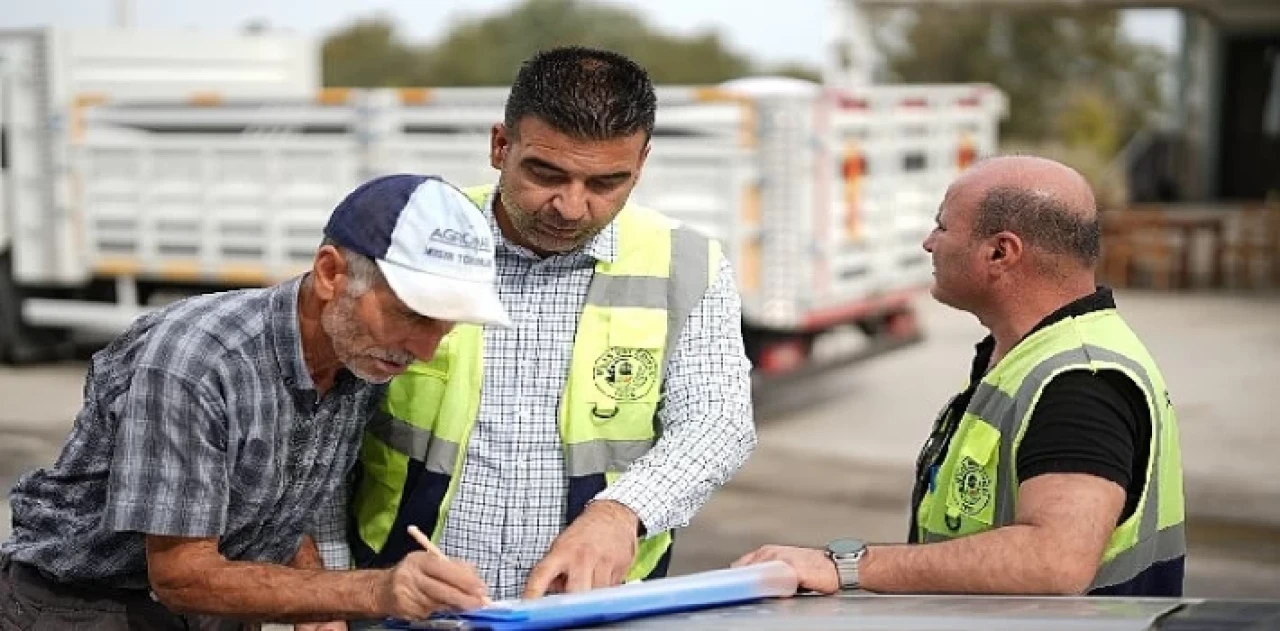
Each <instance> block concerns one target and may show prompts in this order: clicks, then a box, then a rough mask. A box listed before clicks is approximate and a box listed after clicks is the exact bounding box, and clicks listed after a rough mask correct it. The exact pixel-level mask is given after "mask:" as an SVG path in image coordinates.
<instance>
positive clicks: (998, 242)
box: [990, 231, 1026, 267]
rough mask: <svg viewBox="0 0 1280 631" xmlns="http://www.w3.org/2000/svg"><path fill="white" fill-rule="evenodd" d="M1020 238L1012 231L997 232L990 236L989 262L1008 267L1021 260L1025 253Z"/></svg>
mask: <svg viewBox="0 0 1280 631" xmlns="http://www.w3.org/2000/svg"><path fill="white" fill-rule="evenodd" d="M1025 253H1026V252H1025V248H1024V245H1023V243H1022V239H1021V238H1020V237H1018V235H1016V234H1014V233H1012V232H1008V231H1005V232H998V233H996V234H995V236H993V237H992V238H991V254H990V256H991V263H992V264H996V265H1001V266H1003V267H1010V266H1013V265H1015V264H1017V263H1018V262H1019V261H1021V260H1022V256H1023V255H1024V254H1025Z"/></svg>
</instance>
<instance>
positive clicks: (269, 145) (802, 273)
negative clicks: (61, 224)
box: [14, 79, 1005, 374]
mask: <svg viewBox="0 0 1280 631" xmlns="http://www.w3.org/2000/svg"><path fill="white" fill-rule="evenodd" d="M505 98H506V91H505V89H499V88H441V89H403V90H345V89H328V90H323V91H320V92H318V93H316V94H314V95H312V96H311V97H309V98H305V99H302V98H271V99H263V98H233V97H222V96H220V95H219V96H217V97H216V98H215V97H214V96H213V95H209V96H206V97H204V98H202V99H201V100H198V101H195V102H192V101H188V100H176V101H175V100H154V99H140V100H132V101H122V102H115V101H109V102H105V103H101V104H96V105H92V106H87V107H84V108H83V109H82V111H81V112H80V119H81V122H80V126H81V127H82V129H81V130H80V131H78V132H77V133H75V134H72V135H70V136H69V137H68V140H67V142H66V150H67V155H68V161H67V163H66V165H67V167H66V170H67V174H68V175H67V180H68V183H73V184H74V185H70V186H68V187H67V188H68V192H67V197H66V204H65V209H66V214H67V215H68V216H67V221H66V225H68V226H70V227H71V228H69V229H68V230H66V231H65V232H66V235H65V240H63V241H55V240H53V239H50V238H49V235H48V234H47V231H48V230H49V227H48V225H47V224H46V225H45V231H46V232H40V233H37V232H35V231H32V230H30V229H28V231H27V233H26V234H27V237H25V238H24V239H22V240H17V241H15V242H14V248H15V249H14V251H15V253H22V254H23V257H22V258H20V259H15V260H22V261H26V262H27V263H26V265H25V266H23V267H22V268H21V269H20V270H15V271H19V272H20V273H18V274H16V276H15V278H16V280H17V283H18V286H19V288H20V289H21V290H22V301H21V304H22V306H21V315H22V321H23V323H25V325H26V326H28V327H41V328H45V329H55V330H63V331H65V330H79V329H94V330H98V331H103V332H116V331H119V330H120V329H122V328H123V327H124V326H126V325H127V324H128V322H129V321H131V320H132V319H133V318H135V317H136V316H137V315H139V314H140V313H141V312H142V311H143V310H145V309H148V308H151V307H154V306H155V305H156V304H158V303H160V302H162V301H164V300H166V299H167V298H169V297H171V296H173V295H175V292H176V293H177V294H181V293H184V292H186V293H189V292H195V291H211V290H217V289H224V288H231V287H242V286H251V285H261V284H266V283H271V282H275V281H279V280H281V279H284V278H287V277H289V276H291V275H294V274H297V273H299V272H300V271H302V270H305V269H306V268H307V267H308V265H309V263H310V260H311V257H312V255H313V253H314V250H315V247H316V245H317V243H318V242H319V240H320V236H321V229H322V227H323V225H324V222H325V220H326V218H327V215H328V213H329V211H330V210H331V209H332V207H333V206H334V204H335V203H337V201H338V200H339V199H341V197H342V196H343V195H345V194H346V193H347V192H348V191H349V190H350V189H351V188H353V187H354V186H356V185H357V184H358V183H359V182H361V181H363V180H364V179H366V178H369V177H372V176H374V175H377V174H381V173H390V172H403V171H409V172H419V173H436V174H440V175H442V176H444V177H445V178H447V179H448V180H450V181H453V182H456V183H458V184H460V185H470V184H486V183H492V182H494V181H495V179H496V173H495V172H494V171H492V170H491V169H490V168H489V166H488V157H487V156H488V153H487V152H488V134H489V127H490V126H491V125H492V124H493V123H494V122H496V121H498V120H500V119H501V117H502V109H503V104H504V101H505ZM1004 108H1005V102H1004V97H1003V96H1002V95H1001V93H1000V92H999V91H997V90H995V89H994V88H992V87H990V86H986V85H949V86H923V85H922V86H893V87H868V88H850V89H847V90H836V89H827V88H823V87H821V86H818V85H814V84H809V83H805V82H794V81H788V80H758V79H753V80H744V81H735V82H731V83H729V84H725V85H723V86H716V87H678V86H661V87H660V88H659V108H658V111H659V114H658V123H657V128H656V130H655V135H654V139H653V150H652V153H651V155H650V157H649V160H648V162H647V164H646V167H645V171H644V173H643V175H642V177H641V183H640V185H639V186H638V187H637V189H636V191H635V194H634V196H633V199H634V201H635V202H637V203H640V204H644V205H647V206H650V207H653V208H655V209H657V210H660V211H662V212H664V213H667V214H668V215H670V216H672V217H673V218H676V219H678V220H681V221H684V222H687V223H689V224H690V225H692V226H694V227H697V228H699V229H701V230H703V231H705V232H706V233H708V234H710V235H712V236H714V237H716V238H718V239H721V240H722V241H723V242H724V243H725V246H726V251H727V254H728V256H729V257H730V260H731V261H732V263H733V264H734V267H735V268H736V270H737V274H738V279H739V286H740V289H741V291H742V295H743V311H744V316H743V317H744V322H743V324H744V330H745V332H746V334H747V340H748V345H749V351H750V354H751V356H752V359H753V360H754V361H755V362H756V366H757V368H758V369H759V370H760V371H761V372H762V373H766V374H772V373H781V372H786V371H789V370H792V369H795V368H797V367H799V366H803V365H805V364H806V363H807V360H808V358H809V356H810V353H811V350H812V348H813V343H814V341H815V340H816V339H818V337H820V336H821V335H822V334H824V333H826V332H829V331H831V330H832V329H835V328H839V327H842V326H845V325H853V326H856V327H858V328H860V329H862V331H863V332H864V333H866V334H869V335H871V336H873V337H875V338H877V339H897V340H907V339H912V338H914V337H915V335H916V330H915V323H914V320H913V318H912V313H911V309H910V300H911V299H912V298H913V296H914V295H915V294H916V293H917V292H918V291H919V290H921V289H922V288H923V287H925V286H926V285H927V283H928V282H929V278H930V265H929V261H928V258H927V255H926V253H925V252H923V250H922V249H921V247H920V244H921V242H922V240H923V239H924V237H925V235H926V234H927V233H928V232H929V230H930V229H931V227H932V225H933V216H934V214H935V212H936V209H937V206H938V203H939V201H940V200H941V198H942V194H943V191H944V190H945V188H946V186H947V184H948V182H949V181H950V180H951V179H952V178H953V177H954V176H955V175H956V174H957V173H958V172H959V170H960V169H961V168H963V167H964V166H965V165H966V164H967V163H969V162H971V161H972V160H974V159H975V158H977V157H978V156H980V155H983V154H987V153H990V152H992V151H993V150H994V149H995V144H996V128H997V123H998V120H999V118H1000V116H1001V115H1002V114H1003V111H1004ZM28 238H29V239H32V242H34V243H38V244H41V245H42V246H43V247H45V248H46V249H45V250H44V251H43V252H40V253H39V255H37V254H31V253H23V252H22V250H23V248H24V246H25V244H26V243H28V241H27V239H28ZM33 261H34V262H33ZM50 287H62V288H64V291H50V290H49V288H50ZM69 287H70V288H73V290H65V288H69Z"/></svg>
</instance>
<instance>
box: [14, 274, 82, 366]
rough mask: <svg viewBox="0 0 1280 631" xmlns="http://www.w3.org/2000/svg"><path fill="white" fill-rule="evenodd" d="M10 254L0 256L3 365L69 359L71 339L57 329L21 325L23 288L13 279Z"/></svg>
mask: <svg viewBox="0 0 1280 631" xmlns="http://www.w3.org/2000/svg"><path fill="white" fill-rule="evenodd" d="M9 257H10V255H9V253H8V252H4V253H0V363H5V364H31V363H35V362H41V361H51V360H54V359H59V358H63V357H67V356H68V353H69V352H70V351H71V349H72V344H71V343H70V342H71V337H70V335H69V334H68V333H67V332H66V331H61V330H58V329H37V328H33V327H29V326H27V325H26V324H25V323H23V322H22V297H23V296H22V289H21V288H20V287H18V283H17V282H16V281H15V280H14V279H13V266H12V261H11V260H10V258H9Z"/></svg>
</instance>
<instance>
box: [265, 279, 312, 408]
mask: <svg viewBox="0 0 1280 631" xmlns="http://www.w3.org/2000/svg"><path fill="white" fill-rule="evenodd" d="M303 278H306V276H305V275H303V276H299V277H297V278H294V279H293V280H289V281H286V282H284V283H281V284H280V285H277V286H276V287H275V289H274V290H273V291H272V295H271V320H270V323H269V325H268V326H269V327H270V328H269V331H270V336H271V346H272V348H273V349H274V350H275V354H276V362H277V364H279V367H280V374H281V375H283V376H284V383H285V385H286V386H288V387H289V389H291V390H293V391H294V392H296V393H305V392H313V391H315V389H316V385H315V383H314V382H312V381H311V371H309V370H307V362H306V360H305V359H304V358H303V355H302V330H301V329H300V328H299V325H298V292H300V291H302V279H303Z"/></svg>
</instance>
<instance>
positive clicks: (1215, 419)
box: [0, 293, 1280, 597]
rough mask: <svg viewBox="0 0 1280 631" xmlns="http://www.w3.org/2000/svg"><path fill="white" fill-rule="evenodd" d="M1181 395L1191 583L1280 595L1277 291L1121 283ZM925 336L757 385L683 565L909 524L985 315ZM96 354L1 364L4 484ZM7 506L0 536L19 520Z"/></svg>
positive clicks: (683, 568) (941, 315) (686, 540)
mask: <svg viewBox="0 0 1280 631" xmlns="http://www.w3.org/2000/svg"><path fill="white" fill-rule="evenodd" d="M1118 299H1119V302H1120V306H1121V309H1122V310H1123V311H1124V312H1125V313H1126V314H1127V316H1128V317H1129V320H1130V321H1131V323H1132V324H1133V326H1134V327H1135V328H1136V329H1137V330H1138V331H1139V333H1140V334H1141V335H1142V336H1143V338H1144V339H1145V340H1146V342H1147V344H1148V346H1149V347H1150V348H1151V350H1152V352H1153V354H1154V355H1155V356H1156V358H1157V360H1158V361H1160V362H1161V365H1162V366H1163V368H1164V371H1165V373H1166V378H1167V379H1168V381H1169V384H1170V389H1171V392H1172V396H1173V397H1174V401H1175V403H1176V405H1177V406H1178V410H1179V415H1180V422H1181V427H1182V436H1183V449H1184V454H1185V455H1184V464H1185V468H1186V477H1187V494H1188V509H1189V512H1190V514H1191V523H1190V527H1189V530H1190V536H1191V539H1192V541H1191V557H1190V561H1189V570H1190V578H1189V585H1188V588H1189V591H1190V592H1191V593H1192V594H1193V595H1204V596H1237V597H1246V596H1252V597H1259V596H1268V595H1269V596H1272V597H1275V596H1276V595H1277V594H1280V475H1277V473H1280V469H1277V467H1276V464H1275V454H1274V452H1275V449H1276V447H1277V446H1280V423H1277V422H1276V421H1275V417H1274V416H1273V413H1272V412H1273V410H1275V409H1277V404H1278V403H1280V296H1269V297H1236V296H1199V295H1193V296H1178V295H1154V294H1142V293H1122V294H1121V295H1120V296H1119V297H1118ZM920 307H921V315H922V318H923V321H924V326H925V327H926V331H927V336H928V337H927V339H926V340H925V341H924V342H923V343H921V344H918V345H916V346H914V347H911V348H908V349H904V350H901V351H898V352H895V353H892V354H889V355H886V356H883V357H880V358H877V359H873V360H870V361H867V362H864V363H859V364H854V365H851V366H848V367H845V368H841V369H838V370H833V371H830V372H828V373H825V374H823V375H821V376H817V377H810V378H806V379H803V380H798V381H793V382H790V383H782V384H774V385H771V386H770V385H766V386H763V387H762V388H760V389H759V391H758V401H759V404H758V420H759V427H760V438H761V440H760V447H759V449H758V451H757V453H756V455H755V456H754V457H753V458H752V460H751V461H750V463H749V464H748V466H747V467H746V468H745V469H744V470H743V471H742V472H741V474H739V475H738V476H737V477H736V478H735V479H734V480H733V481H732V482H731V483H730V485H729V486H728V487H726V488H725V489H723V490H722V491H721V492H719V493H718V494H717V495H716V496H715V497H714V498H713V499H712V501H711V502H710V503H709V504H708V506H707V507H706V508H705V509H704V510H703V511H702V513H701V514H700V515H699V516H698V518H697V519H696V520H695V522H694V524H693V525H692V526H691V527H690V528H688V529H686V530H684V531H682V532H681V533H680V535H679V536H678V544H677V545H678V546H679V548H678V549H679V553H678V554H677V557H676V563H675V567H674V568H673V569H674V571H676V572H678V573H683V572H688V571H695V570H700V569H708V568H714V567H721V566H723V565H725V564H727V563H729V562H730V561H732V560H733V559H734V558H736V557H737V556H738V555H739V554H741V553H743V552H745V551H746V550H749V549H750V548H752V547H754V546H756V545H759V544H761V543H765V542H779V543H783V542H787V543H797V544H820V543H821V542H823V541H826V540H827V539H829V538H832V537H835V536H839V535H849V534H856V535H860V536H863V537H866V538H869V539H873V540H883V541H896V540H901V539H902V538H903V536H904V534H905V524H906V494H907V489H908V487H909V484H910V465H911V462H912V461H913V460H914V458H915V452H916V449H917V447H918V445H919V442H920V440H921V439H922V437H923V435H924V434H925V433H926V432H927V431H928V425H929V423H930V422H931V420H932V418H933V415H934V414H935V412H936V411H937V410H936V408H937V407H938V406H939V405H941V403H942V401H944V400H945V399H946V398H947V397H948V396H949V395H950V394H951V393H952V390H953V389H955V388H957V387H959V386H960V385H962V382H963V380H964V379H965V376H966V375H965V369H966V366H967V363H968V354H969V353H970V348H971V345H972V343H973V342H975V341H976V340H977V339H978V338H979V337H980V336H981V330H980V329H979V327H978V325H977V323H976V322H974V321H973V320H972V318H970V317H968V316H964V315H961V314H957V313H955V312H952V311H949V310H947V309H945V308H943V307H940V306H938V305H936V304H934V303H933V302H932V301H930V300H928V299H924V300H922V301H921V302H920ZM83 371H84V365H83V363H79V362H70V363H66V364H62V365H57V366H46V367H39V368H24V369H0V402H3V404H2V405H0V487H3V488H4V489H5V493H7V490H8V488H9V487H10V486H11V485H12V483H13V481H14V478H15V477H16V475H18V474H19V473H20V472H21V471H24V470H27V469H29V468H31V467H35V466H39V465H41V464H44V463H46V462H49V461H51V460H52V459H53V458H54V457H55V456H56V454H57V448H58V446H59V444H60V442H61V440H62V438H63V437H64V436H65V434H66V432H67V431H68V429H69V427H70V421H71V419H72V418H73V416H74V414H75V412H76V410H77V408H78V404H79V397H80V392H81V380H82V378H83ZM8 517H9V516H8V506H7V504H0V536H4V535H6V534H7V532H8V527H9V519H8Z"/></svg>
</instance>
